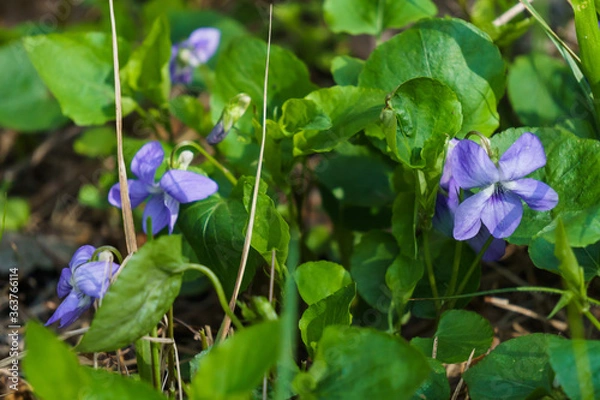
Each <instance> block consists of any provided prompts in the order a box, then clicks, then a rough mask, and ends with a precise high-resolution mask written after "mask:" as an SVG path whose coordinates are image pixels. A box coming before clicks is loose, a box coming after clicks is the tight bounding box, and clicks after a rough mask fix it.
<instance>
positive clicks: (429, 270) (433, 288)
mask: <svg viewBox="0 0 600 400" xmlns="http://www.w3.org/2000/svg"><path fill="white" fill-rule="evenodd" d="M423 252H424V253H425V266H426V267H427V278H428V279H429V286H431V293H432V294H433V297H434V298H435V300H434V304H435V309H436V311H437V313H438V314H439V312H440V309H441V303H440V300H439V297H440V292H439V291H438V288H437V283H436V281H435V273H434V271H433V262H432V261H431V249H430V247H429V232H427V231H424V232H423Z"/></svg>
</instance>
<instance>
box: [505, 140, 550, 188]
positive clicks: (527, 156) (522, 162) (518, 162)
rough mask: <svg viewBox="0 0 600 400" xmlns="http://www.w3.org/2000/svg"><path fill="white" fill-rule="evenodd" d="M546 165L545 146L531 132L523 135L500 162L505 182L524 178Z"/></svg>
mask: <svg viewBox="0 0 600 400" xmlns="http://www.w3.org/2000/svg"><path fill="white" fill-rule="evenodd" d="M544 165H546V154H545V153H544V146H542V142H541V141H540V139H539V138H538V137H537V136H535V135H534V134H533V133H529V132H525V133H524V134H522V135H521V136H520V137H519V138H518V139H517V140H516V141H515V142H514V143H513V144H512V145H511V146H510V147H509V148H508V150H506V151H505V152H504V154H502V157H500V160H499V161H498V166H499V167H500V171H501V175H502V176H501V178H502V180H503V181H504V180H506V181H512V180H515V179H519V178H522V177H524V176H526V175H528V174H530V173H532V172H533V171H535V170H536V169H539V168H541V167H543V166H544Z"/></svg>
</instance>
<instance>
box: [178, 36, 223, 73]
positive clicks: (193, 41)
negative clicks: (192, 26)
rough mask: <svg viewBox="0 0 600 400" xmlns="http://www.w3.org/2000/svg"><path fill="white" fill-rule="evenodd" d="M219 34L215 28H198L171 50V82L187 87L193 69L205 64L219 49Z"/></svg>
mask: <svg viewBox="0 0 600 400" xmlns="http://www.w3.org/2000/svg"><path fill="white" fill-rule="evenodd" d="M220 38H221V32H220V31H219V30H218V29H215V28H199V29H196V30H195V31H194V32H192V33H191V34H190V36H189V37H188V38H187V39H186V40H184V41H182V42H179V43H177V44H175V45H173V46H172V48H171V61H170V62H169V72H170V74H171V82H173V83H181V84H184V85H188V84H190V83H192V75H193V73H194V69H196V68H197V67H198V66H199V65H201V64H206V62H208V60H209V59H210V58H211V57H212V56H213V55H214V54H215V52H216V51H217V48H218V47H219V40H220Z"/></svg>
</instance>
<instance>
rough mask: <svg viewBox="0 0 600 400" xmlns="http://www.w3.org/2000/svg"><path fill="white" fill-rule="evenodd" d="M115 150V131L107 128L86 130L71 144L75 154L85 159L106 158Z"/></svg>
mask: <svg viewBox="0 0 600 400" xmlns="http://www.w3.org/2000/svg"><path fill="white" fill-rule="evenodd" d="M116 148H117V135H116V133H115V129H114V128H113V127H108V126H102V127H97V128H91V129H87V130H86V131H84V132H83V133H82V134H81V136H79V137H78V138H77V139H76V140H75V143H73V150H75V153H77V154H81V155H82V156H87V157H108V156H110V155H112V154H114V152H115V149H116Z"/></svg>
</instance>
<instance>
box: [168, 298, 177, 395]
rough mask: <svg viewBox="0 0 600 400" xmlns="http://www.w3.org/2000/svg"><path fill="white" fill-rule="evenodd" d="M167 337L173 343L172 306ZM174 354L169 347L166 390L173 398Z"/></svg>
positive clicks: (174, 377)
mask: <svg viewBox="0 0 600 400" xmlns="http://www.w3.org/2000/svg"><path fill="white" fill-rule="evenodd" d="M167 335H168V337H169V339H171V340H172V341H173V342H175V327H174V326H173V305H171V307H170V308H169V311H168V313H167ZM174 352H175V347H174V346H169V350H168V353H167V368H168V371H169V372H168V374H167V377H168V381H167V388H168V389H167V390H168V391H169V397H175V381H176V380H177V371H176V369H175V368H176V367H175V354H174Z"/></svg>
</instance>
